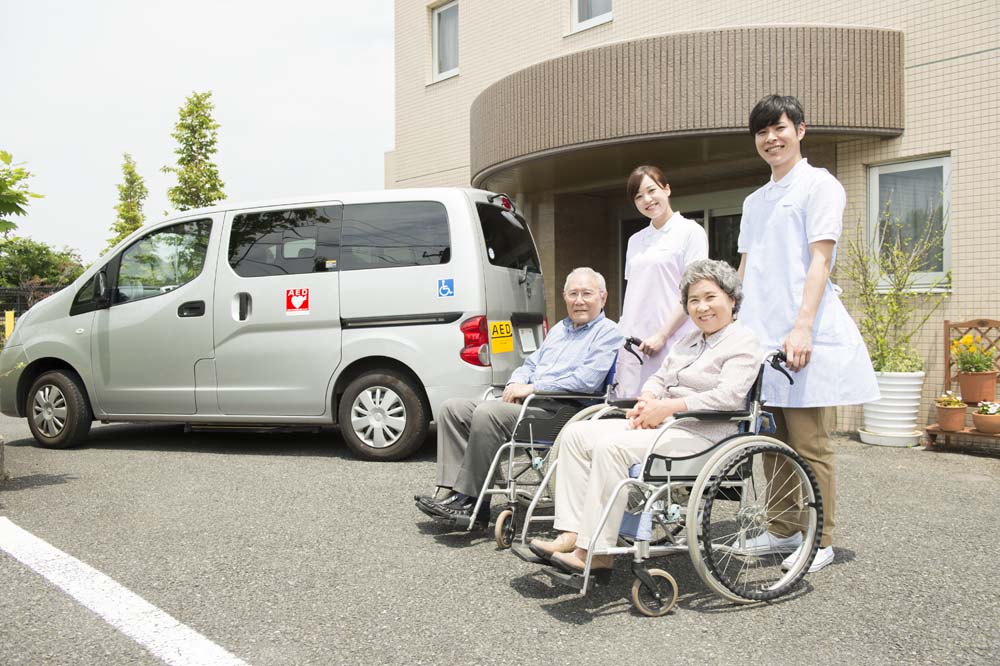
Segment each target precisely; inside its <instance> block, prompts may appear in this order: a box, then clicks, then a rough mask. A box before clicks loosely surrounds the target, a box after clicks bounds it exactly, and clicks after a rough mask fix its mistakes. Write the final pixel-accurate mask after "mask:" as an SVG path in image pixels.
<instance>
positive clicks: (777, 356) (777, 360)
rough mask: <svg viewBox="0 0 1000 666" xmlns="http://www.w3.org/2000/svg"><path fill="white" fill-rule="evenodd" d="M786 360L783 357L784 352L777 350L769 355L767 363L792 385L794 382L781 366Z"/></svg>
mask: <svg viewBox="0 0 1000 666" xmlns="http://www.w3.org/2000/svg"><path fill="white" fill-rule="evenodd" d="M787 360H788V358H787V357H786V356H785V352H784V351H782V350H781V349H779V350H777V351H775V352H772V353H771V356H770V358H769V359H768V361H767V362H768V363H769V364H770V365H771V367H772V368H774V369H775V370H777V371H778V372H780V373H781V374H783V375H784V376H785V378H786V379H787V380H788V383H789V384H794V383H795V380H794V379H792V376H791V375H790V374H788V371H787V370H785V368H784V367H783V366H782V365H781V364H782V363H784V362H785V361H787Z"/></svg>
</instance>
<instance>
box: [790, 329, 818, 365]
mask: <svg viewBox="0 0 1000 666" xmlns="http://www.w3.org/2000/svg"><path fill="white" fill-rule="evenodd" d="M784 348H785V356H786V357H787V359H788V360H787V361H786V363H785V365H787V366H788V369H789V370H794V371H795V372H798V371H799V370H801V369H802V368H804V367H806V366H807V365H809V360H810V359H811V358H812V331H810V330H809V329H808V328H805V327H804V326H795V327H793V328H792V332H791V333H789V334H788V337H787V338H785V344H784Z"/></svg>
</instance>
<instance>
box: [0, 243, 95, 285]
mask: <svg viewBox="0 0 1000 666" xmlns="http://www.w3.org/2000/svg"><path fill="white" fill-rule="evenodd" d="M82 272H83V262H82V261H81V260H80V254H79V253H78V252H77V251H76V250H74V249H72V248H68V247H65V248H63V249H62V250H55V249H53V248H52V247H51V246H49V245H48V244H46V243H40V242H38V241H35V240H32V239H30V238H23V237H21V236H10V237H7V238H0V284H2V285H3V286H5V287H17V288H19V289H25V290H30V289H31V288H32V287H35V286H51V287H56V286H60V285H66V284H69V283H70V282H72V281H73V280H75V279H76V278H78V277H79V276H80V273H82Z"/></svg>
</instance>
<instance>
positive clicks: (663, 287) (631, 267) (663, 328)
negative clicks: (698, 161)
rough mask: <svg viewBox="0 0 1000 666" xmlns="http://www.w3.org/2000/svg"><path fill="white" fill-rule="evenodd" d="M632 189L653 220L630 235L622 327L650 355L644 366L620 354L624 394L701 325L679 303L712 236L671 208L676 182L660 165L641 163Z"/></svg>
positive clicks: (637, 202) (635, 388) (619, 375)
mask: <svg viewBox="0 0 1000 666" xmlns="http://www.w3.org/2000/svg"><path fill="white" fill-rule="evenodd" d="M626 190H627V192H628V196H629V197H630V198H631V199H632V201H633V202H634V203H635V207H636V209H638V211H639V212H640V213H642V214H643V215H645V216H646V217H648V218H649V220H650V224H649V226H648V227H646V228H645V229H643V230H641V231H637V232H636V233H634V234H632V236H631V238H629V239H628V249H627V250H626V252H625V279H626V280H627V281H628V286H627V289H626V290H625V303H624V304H623V305H622V315H621V320H620V321H619V322H618V330H619V331H621V333H622V335H624V336H625V337H634V338H638V339H639V340H642V345H640V347H639V350H640V351H642V352H643V353H645V354H646V355H647V356H648V358H647V359H646V361H645V363H644V364H643V365H640V364H639V360H638V358H636V357H635V356H633V355H632V354H619V355H618V366H617V369H616V370H615V378H616V381H617V382H618V388H617V390H616V394H617V395H618V396H620V397H622V398H630V397H635V396H637V395H638V394H639V389H641V388H642V385H643V384H644V383H645V382H646V380H647V379H649V378H650V376H652V374H653V373H654V372H656V371H657V369H659V367H660V366H661V365H662V364H663V359H664V358H666V356H667V352H668V351H669V350H670V347H671V346H672V345H673V344H674V343H675V342H676V341H677V340H679V339H680V338H682V337H684V336H685V335H687V334H689V333H691V332H692V331H694V330H695V327H694V325H693V324H691V322H690V321H688V318H687V315H686V314H685V313H684V308H683V307H681V305H680V304H679V303H678V301H679V296H680V293H679V291H678V287H677V285H678V284H679V283H680V281H681V275H683V274H684V269H685V268H687V266H688V265H690V264H691V262H693V261H697V260H698V259H705V258H707V257H708V235H707V234H706V233H705V230H704V229H703V228H702V227H701V225H700V224H698V223H697V222H693V221H691V220H689V219H687V218H685V217H683V216H681V214H680V213H675V212H674V211H673V210H672V209H671V208H670V185H669V184H667V178H666V176H664V175H663V172H662V171H661V170H660V169H659V168H658V167H655V166H640V167H636V168H635V170H633V171H632V173H631V174H630V175H629V177H628V184H627V185H626Z"/></svg>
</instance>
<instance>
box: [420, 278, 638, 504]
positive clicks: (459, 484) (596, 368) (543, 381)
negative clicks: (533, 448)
mask: <svg viewBox="0 0 1000 666" xmlns="http://www.w3.org/2000/svg"><path fill="white" fill-rule="evenodd" d="M607 298H608V291H607V286H606V284H605V282H604V277H603V276H601V274H600V273H598V272H597V271H594V270H593V269H591V268H576V269H574V270H573V271H572V272H571V273H570V274H569V275H568V276H567V277H566V285H565V287H564V288H563V299H565V301H566V310H567V312H568V314H569V316H568V317H566V318H565V319H563V320H562V321H561V322H559V323H558V324H557V325H555V326H553V327H552V330H550V331H549V335H548V336H547V337H546V338H545V341H544V342H543V343H542V345H541V347H539V349H538V350H537V351H536V352H535V353H534V354H532V355H531V356H529V357H528V359H527V360H526V361H525V362H524V365H522V366H521V367H519V368H518V369H517V370H515V371H514V372H513V373H512V374H511V377H510V381H509V382H508V383H507V386H506V387H505V388H504V391H503V399H502V400H486V401H483V400H467V399H461V398H456V399H452V400H448V401H447V402H445V403H444V405H443V407H442V409H441V413H440V414H439V416H438V463H437V485H438V487H439V488H444V489H448V490H450V491H453V492H452V493H451V494H449V495H448V496H447V497H446V498H444V499H443V500H435V499H433V498H432V497H430V496H422V497H417V498H416V502H417V508H418V509H420V510H421V511H423V512H424V513H426V514H428V515H430V516H432V517H435V518H444V519H452V518H458V517H466V518H468V517H471V516H472V510H473V508H474V506H475V504H476V498H477V497H478V495H479V491H480V490H481V489H482V487H483V484H484V483H485V482H486V475H487V473H488V472H489V468H490V463H491V462H492V461H493V456H495V455H496V452H497V451H498V450H499V449H500V447H501V446H502V445H503V444H504V442H507V441H509V440H510V437H511V434H512V431H513V429H514V425H515V424H516V422H517V417H518V414H519V413H520V411H521V407H520V406H519V403H520V402H522V401H523V400H524V398H526V397H527V396H529V395H531V394H532V393H534V392H535V391H563V392H568V393H597V392H599V391H600V390H601V388H602V387H603V385H604V379H605V377H606V376H607V374H608V370H610V369H611V366H612V364H613V363H614V361H615V353H616V352H617V350H618V348H619V347H621V345H622V343H623V341H624V340H623V338H622V336H621V334H620V333H619V332H618V326H617V324H615V323H614V322H613V321H611V320H609V319H607V318H606V317H605V316H604V312H603V309H604V303H605V301H606V300H607ZM533 409H535V408H529V411H532V410H533ZM538 411H541V410H538ZM489 508H490V507H489V504H488V503H486V502H484V506H483V507H482V509H481V510H480V515H478V516H476V517H475V521H476V522H480V523H487V522H489Z"/></svg>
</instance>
